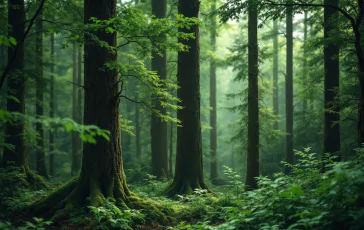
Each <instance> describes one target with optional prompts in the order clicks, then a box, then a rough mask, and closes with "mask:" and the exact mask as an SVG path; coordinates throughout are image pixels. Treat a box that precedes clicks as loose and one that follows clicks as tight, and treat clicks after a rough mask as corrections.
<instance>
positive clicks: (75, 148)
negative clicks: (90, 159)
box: [71, 44, 80, 176]
mask: <svg viewBox="0 0 364 230" xmlns="http://www.w3.org/2000/svg"><path fill="white" fill-rule="evenodd" d="M72 67H73V68H72V70H73V71H72V82H73V86H72V119H73V120H74V121H76V122H79V118H78V104H77V103H78V100H77V96H78V93H77V92H78V90H77V88H78V86H77V82H78V79H77V47H76V44H73V45H72ZM79 143H80V141H79V136H78V133H77V132H73V133H72V166H71V175H72V176H75V175H76V174H77V173H78V171H79V170H80V161H79V157H78V156H79V151H80V148H79Z"/></svg>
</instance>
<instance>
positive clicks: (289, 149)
mask: <svg viewBox="0 0 364 230" xmlns="http://www.w3.org/2000/svg"><path fill="white" fill-rule="evenodd" d="M288 3H289V4H290V3H291V0H288ZM286 36H287V45H286V47H287V57H286V58H287V59H286V162H288V163H291V164H292V163H293V14H292V7H291V6H289V7H287V14H286ZM285 172H286V173H289V172H290V168H289V167H286V168H285Z"/></svg>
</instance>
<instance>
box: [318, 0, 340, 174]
mask: <svg viewBox="0 0 364 230" xmlns="http://www.w3.org/2000/svg"><path fill="white" fill-rule="evenodd" d="M325 4H326V5H334V6H337V7H338V6H339V0H325ZM338 19H339V12H337V11H336V10H335V9H332V8H328V7H325V9H324V37H325V40H326V42H325V47H324V67H325V81H324V89H325V101H324V102H325V105H324V106H325V107H324V108H325V115H324V148H323V153H331V154H336V155H337V154H338V152H339V151H340V124H339V123H338V122H340V105H339V104H338V103H339V100H338V97H339V87H340V68H339V64H340V63H339V45H338V44H335V43H333V42H332V41H335V39H332V37H333V36H335V34H336V33H337V21H338ZM330 38H331V39H330ZM323 156H324V155H323ZM337 160H338V159H337ZM322 169H323V171H324V170H325V164H323V167H322Z"/></svg>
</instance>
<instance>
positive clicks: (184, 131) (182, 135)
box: [166, 0, 207, 195]
mask: <svg viewBox="0 0 364 230" xmlns="http://www.w3.org/2000/svg"><path fill="white" fill-rule="evenodd" d="M199 8H200V2H199V1H198V0H179V2H178V13H179V14H183V15H184V16H186V17H196V18H198V15H199ZM179 31H180V32H187V33H193V34H194V36H195V39H190V40H188V41H185V40H182V39H180V40H179V42H181V43H184V44H186V45H188V46H189V47H190V49H189V52H179V53H178V75H177V80H178V82H179V85H180V88H179V89H178V91H177V96H178V98H180V99H181V102H180V103H179V105H180V106H182V107H183V109H181V110H178V112H177V118H178V119H179V120H180V121H181V122H182V126H183V127H179V128H178V131H177V156H176V167H175V176H174V180H173V182H172V184H171V185H170V186H169V187H168V188H167V190H166V193H167V194H168V195H174V194H191V193H192V192H193V190H194V189H207V186H206V185H205V182H204V178H203V166H202V146H201V123H200V40H199V38H200V33H199V25H193V26H191V27H190V28H189V29H187V28H179Z"/></svg>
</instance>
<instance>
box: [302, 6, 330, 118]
mask: <svg viewBox="0 0 364 230" xmlns="http://www.w3.org/2000/svg"><path fill="white" fill-rule="evenodd" d="M325 9H326V8H325ZM307 33H308V29H307V10H305V12H304V21H303V75H304V76H303V79H304V81H306V79H307V76H306V73H307V72H306V71H307V54H308V52H307V47H306V46H307ZM307 104H308V101H307V98H306V97H305V98H304V99H303V105H302V107H303V108H302V109H303V112H304V113H306V112H307Z"/></svg>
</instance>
